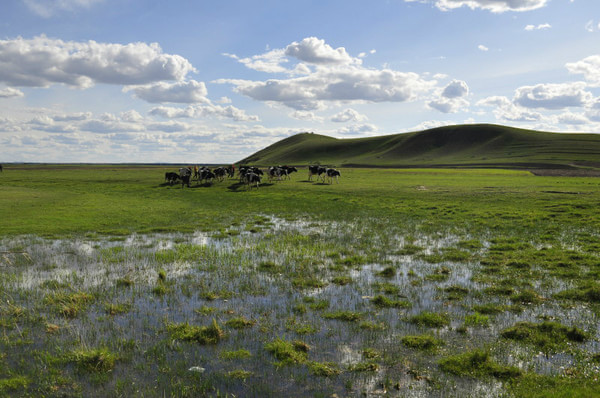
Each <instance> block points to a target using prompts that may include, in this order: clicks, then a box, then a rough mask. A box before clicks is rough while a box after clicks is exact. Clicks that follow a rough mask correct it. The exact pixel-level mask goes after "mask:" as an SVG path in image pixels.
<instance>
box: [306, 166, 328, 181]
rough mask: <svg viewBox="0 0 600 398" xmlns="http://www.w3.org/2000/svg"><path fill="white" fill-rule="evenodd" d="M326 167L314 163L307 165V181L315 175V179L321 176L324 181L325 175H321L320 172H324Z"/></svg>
mask: <svg viewBox="0 0 600 398" xmlns="http://www.w3.org/2000/svg"><path fill="white" fill-rule="evenodd" d="M326 172H327V169H326V168H325V167H323V166H319V165H314V166H308V181H311V180H312V176H314V175H316V176H317V179H319V178H323V182H325V177H321V174H325V173H326Z"/></svg>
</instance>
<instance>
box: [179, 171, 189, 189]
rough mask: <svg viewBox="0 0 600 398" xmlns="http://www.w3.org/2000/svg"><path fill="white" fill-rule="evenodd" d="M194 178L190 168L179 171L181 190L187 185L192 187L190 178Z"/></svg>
mask: <svg viewBox="0 0 600 398" xmlns="http://www.w3.org/2000/svg"><path fill="white" fill-rule="evenodd" d="M191 177H192V169H190V168H189V167H182V168H180V169H179V178H180V179H181V188H183V186H184V185H187V187H188V188H189V187H190V178H191Z"/></svg>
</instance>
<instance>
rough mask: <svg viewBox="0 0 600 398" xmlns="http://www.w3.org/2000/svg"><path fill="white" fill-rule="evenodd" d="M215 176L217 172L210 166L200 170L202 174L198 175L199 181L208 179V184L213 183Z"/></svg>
mask: <svg viewBox="0 0 600 398" xmlns="http://www.w3.org/2000/svg"><path fill="white" fill-rule="evenodd" d="M214 178H215V174H214V173H213V172H212V171H210V170H209V169H208V168H205V169H203V170H201V171H200V176H199V177H198V182H200V183H201V182H202V181H203V180H204V181H206V183H207V184H210V183H212V180H213V179H214Z"/></svg>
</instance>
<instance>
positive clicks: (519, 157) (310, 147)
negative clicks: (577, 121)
mask: <svg viewBox="0 0 600 398" xmlns="http://www.w3.org/2000/svg"><path fill="white" fill-rule="evenodd" d="M238 163H240V164H255V165H261V166H266V165H274V164H294V165H306V164H313V163H320V164H327V165H335V166H338V167H342V166H355V167H367V166H373V167H510V168H550V169H561V168H565V169H568V168H575V169H576V168H592V169H595V168H600V134H566V133H548V132H540V131H533V130H523V129H516V128H512V127H505V126H499V125H492V124H473V125H457V126H446V127H439V128H435V129H430V130H425V131H420V132H413V133H404V134H394V135H387V136H380V137H369V138H357V139H337V138H332V137H328V136H324V135H319V134H313V133H301V134H297V135H294V136H292V137H288V138H286V139H283V140H281V141H279V142H276V143H274V144H273V145H270V146H268V147H266V148H264V149H262V150H260V151H258V152H256V153H254V154H253V155H250V156H248V157H247V158H245V159H242V160H241V161H239V162H238Z"/></svg>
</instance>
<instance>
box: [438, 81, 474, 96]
mask: <svg viewBox="0 0 600 398" xmlns="http://www.w3.org/2000/svg"><path fill="white" fill-rule="evenodd" d="M468 94H469V86H467V83H466V82H465V81H463V80H452V81H451V82H450V83H449V84H448V85H447V86H446V88H444V91H442V97H444V98H459V97H464V96H466V95H468Z"/></svg>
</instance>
